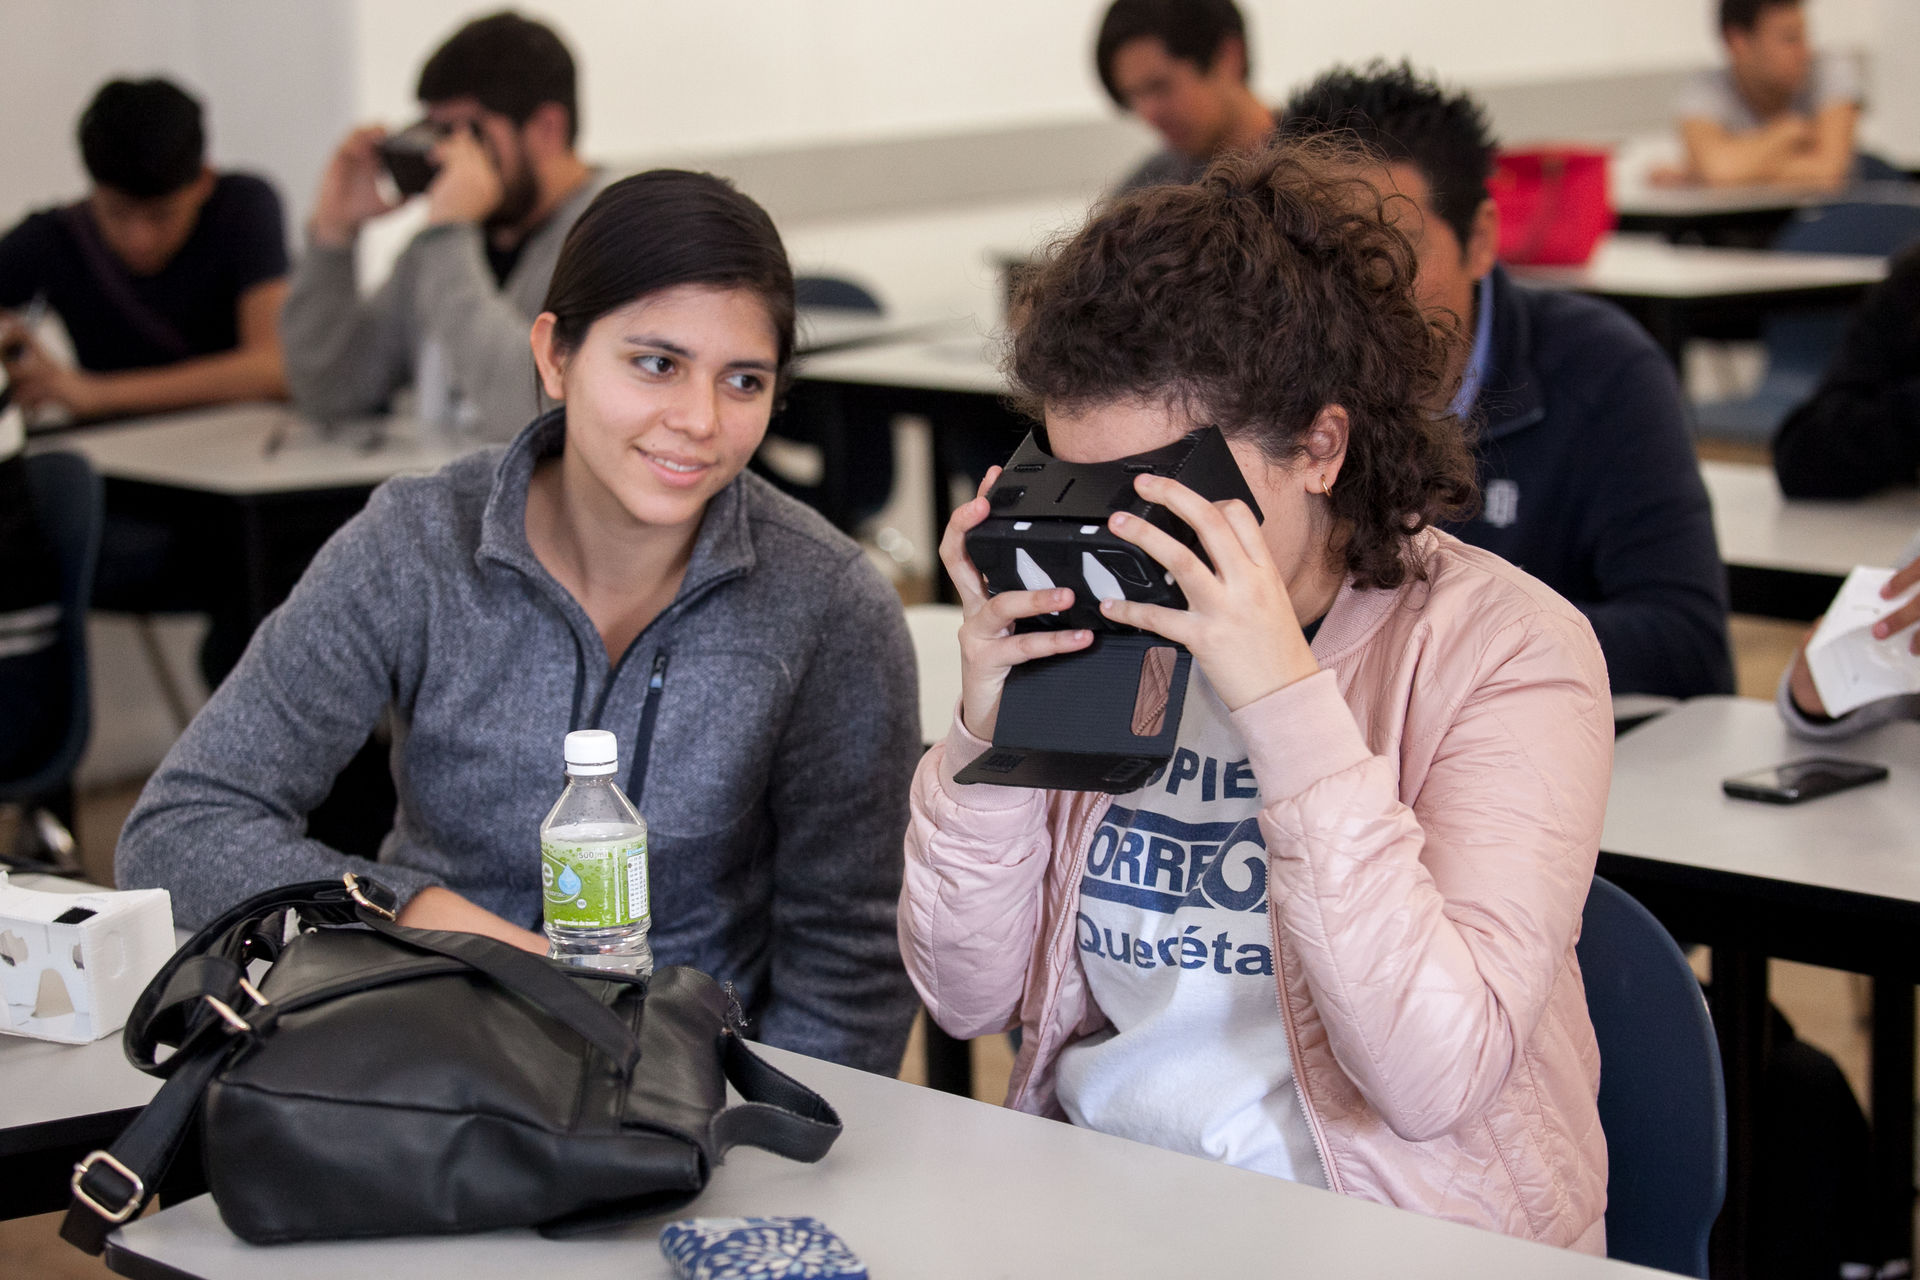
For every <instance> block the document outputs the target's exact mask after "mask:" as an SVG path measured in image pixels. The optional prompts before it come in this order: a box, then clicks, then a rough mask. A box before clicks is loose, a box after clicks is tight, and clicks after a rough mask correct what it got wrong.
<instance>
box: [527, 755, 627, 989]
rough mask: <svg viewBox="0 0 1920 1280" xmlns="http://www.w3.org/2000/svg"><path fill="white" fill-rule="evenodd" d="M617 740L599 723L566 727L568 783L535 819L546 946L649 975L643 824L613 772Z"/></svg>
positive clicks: (572, 958) (599, 965) (600, 965)
mask: <svg viewBox="0 0 1920 1280" xmlns="http://www.w3.org/2000/svg"><path fill="white" fill-rule="evenodd" d="M619 751H620V748H619V744H618V742H617V741H616V739H615V738H614V736H613V735H612V734H611V733H608V732H607V731H606V730H604V729H579V730H575V731H574V732H572V733H569V734H568V735H567V743H566V756H567V789H566V790H565V791H562V792H561V793H560V799H559V800H558V801H556V802H555V803H554V806H553V810H552V812H550V813H548V814H547V820H546V821H545V822H543V823H541V824H540V881H541V888H542V893H541V898H542V901H543V903H544V905H545V911H546V929H547V942H548V951H547V954H548V955H550V956H552V957H553V958H554V959H556V960H564V961H566V962H567V963H568V964H576V965H580V966H582V967H584V968H589V969H611V970H615V971H617V972H621V973H631V974H634V975H636V976H639V977H643V978H644V977H646V976H647V975H648V974H650V973H652V972H653V948H652V947H651V946H649V945H648V943H647V929H648V926H650V925H651V924H652V923H653V916H652V912H651V911H650V909H649V908H650V903H649V902H648V900H647V824H646V822H645V821H644V820H643V819H642V818H641V817H640V815H639V813H638V812H637V811H635V809H634V807H633V803H632V802H631V801H630V800H628V799H627V797H626V795H625V793H623V792H622V791H621V790H620V786H619V784H618V783H616V782H615V781H614V780H613V779H614V773H615V771H616V770H617V769H618V768H619V764H620V761H619Z"/></svg>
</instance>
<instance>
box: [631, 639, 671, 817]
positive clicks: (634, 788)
mask: <svg viewBox="0 0 1920 1280" xmlns="http://www.w3.org/2000/svg"><path fill="white" fill-rule="evenodd" d="M668 656H669V655H668V653H667V651H666V650H665V649H662V650H661V651H660V652H658V653H656V654H654V655H653V670H651V671H649V672H648V673H647V696H646V697H645V698H644V699H642V701H641V703H640V729H639V731H638V732H637V733H635V734H634V736H633V768H632V769H630V770H628V772H627V799H628V800H631V801H632V802H633V805H634V807H635V808H638V807H639V806H640V793H641V792H642V791H644V790H645V789H646V784H647V757H648V756H650V755H652V754H653V722H654V720H655V719H657V718H658V717H659V714H660V694H661V692H662V691H663V690H664V689H665V688H666V687H667V659H668Z"/></svg>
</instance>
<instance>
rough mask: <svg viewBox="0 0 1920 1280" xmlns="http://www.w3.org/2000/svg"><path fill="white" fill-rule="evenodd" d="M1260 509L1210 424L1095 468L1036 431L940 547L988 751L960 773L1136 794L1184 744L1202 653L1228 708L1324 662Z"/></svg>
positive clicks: (965, 686)
mask: <svg viewBox="0 0 1920 1280" xmlns="http://www.w3.org/2000/svg"><path fill="white" fill-rule="evenodd" d="M1263 519H1264V516H1263V515H1262V513H1261V511H1260V507H1259V504H1258V502H1257V501H1256V500H1255V499H1254V496H1253V493H1252V491H1251V490H1250V489H1249V488H1248V487H1247V484H1246V480H1245V478H1244V477H1243V476H1242V475H1241V473H1240V469H1239V467H1238V465H1237V464H1236V463H1235V461H1234V457H1233V454H1232V451H1231V450H1230V449H1229V448H1228V446H1227V443H1226V440H1225V439H1224V437H1222V436H1221V434H1220V432H1219V431H1218V430H1217V429H1215V428H1212V427H1207V428H1203V429H1200V430H1197V431H1193V432H1189V433H1188V434H1186V435H1185V436H1183V437H1181V438H1180V439H1179V440H1177V441H1175V442H1173V443H1172V444H1170V445H1167V446H1165V447H1163V448H1160V449H1156V450H1151V451H1149V452H1146V453H1140V454H1135V455H1132V456H1129V457H1124V458H1120V459H1116V460H1113V461H1110V462H1100V463H1071V462H1066V461H1063V460H1062V459H1059V458H1056V457H1054V456H1053V455H1052V454H1051V453H1049V452H1048V445H1047V439H1046V433H1045V431H1044V430H1036V431H1035V432H1034V433H1033V434H1031V435H1029V436H1028V438H1027V439H1026V440H1025V441H1024V442H1023V443H1022V444H1021V446H1020V448H1019V449H1018V450H1016V451H1015V453H1014V455H1013V457H1012V458H1011V459H1010V460H1009V461H1008V464H1007V466H1006V468H1005V469H1003V470H997V471H994V472H990V473H989V474H988V476H987V479H986V481H985V482H984V483H983V484H982V485H981V489H980V495H979V496H978V497H976V498H975V499H974V500H973V501H972V502H969V503H967V504H966V505H964V506H962V507H961V508H960V509H959V510H957V511H955V512H954V515H953V519H952V520H951V521H950V522H949V524H948V528H947V534H946V537H945V538H944V539H943V540H942V544H941V558H942V560H943V561H944V562H945V563H946V565H947V568H948V571H949V572H950V573H951V574H952V576H953V579H954V582H955V584H956V586H957V587H958V588H959V591H960V595H961V599H962V604H963V608H964V610H965V613H966V620H965V622H964V623H963V624H962V626H961V630H960V641H961V661H962V676H961V687H962V695H961V715H962V719H963V721H964V722H965V724H966V725H967V727H968V728H969V729H970V730H971V731H973V732H975V733H978V734H980V735H982V736H987V735H991V736H992V739H993V743H994V750H992V751H990V752H988V753H986V754H985V755H983V756H982V757H981V758H980V759H979V760H976V761H975V762H973V763H972V764H971V765H969V766H968V767H967V768H965V769H963V770H961V772H960V773H959V774H958V775H957V780H958V781H960V782H996V783H1000V784H1002V785H1012V786H1029V787H1047V788H1056V789H1065V790H1080V791H1089V790H1098V791H1108V792H1112V793H1115V794H1119V793H1122V792H1125V791H1129V790H1131V789H1133V788H1134V787H1136V786H1138V785H1139V784H1140V783H1141V782H1143V781H1144V780H1145V779H1146V778H1147V777H1148V776H1149V775H1150V774H1151V773H1152V772H1153V770H1154V769H1156V768H1158V767H1159V766H1160V765H1161V764H1163V763H1164V762H1165V761H1166V760H1167V758H1168V757H1169V756H1170V755H1171V754H1172V751H1173V744H1174V740H1175V737H1176V735H1177V732H1178V729H1179V722H1180V709H1181V704H1182V699H1183V697H1184V694H1185V689H1186V681H1187V678H1188V674H1189V671H1190V668H1191V660H1192V658H1194V657H1197V658H1199V660H1200V664H1201V667H1202V669H1203V670H1205V671H1206V673H1207V677H1208V679H1209V680H1210V681H1211V682H1212V683H1213V685H1214V688H1215V690H1216V692H1218V693H1219V694H1220V696H1221V698H1222V700H1223V701H1224V702H1225V703H1226V705H1227V707H1228V708H1229V709H1230V710H1237V709H1238V708H1240V707H1242V706H1244V705H1246V704H1247V703H1249V702H1252V701H1254V700H1256V699H1258V698H1260V697H1263V696H1265V695H1266V694H1268V693H1271V692H1273V691H1274V690H1276V689H1280V688H1282V687H1284V686H1286V685H1288V684H1291V683H1292V682H1293V681H1295V680H1298V679H1301V678H1304V677H1305V676H1308V675H1311V674H1312V673H1313V672H1314V671H1316V670H1317V669H1318V666H1317V664H1316V663H1315V662H1314V659H1313V654H1312V652H1311V650H1310V649H1309V648H1308V646H1307V642H1306V637H1305V636H1304V634H1303V633H1302V631H1301V627H1300V623H1299V619H1298V617H1297V616H1296V615H1295V613H1294V609H1293V604H1292V601H1291V599H1290V598H1289V596H1288V594H1287V589H1286V586H1285V584H1284V582H1283V580H1282V577H1281V574H1280V571H1279V569H1278V568H1277V567H1276V566H1275V564H1274V562H1273V558H1272V554H1271V552H1270V550H1269V548H1268V547H1267V544H1266V541H1265V539H1264V537H1263V536H1262V534H1261V530H1260V525H1261V522H1262V520H1263ZM1062 584H1070V585H1062ZM1168 641H1170V642H1172V643H1171V644H1168V643H1166V642H1168Z"/></svg>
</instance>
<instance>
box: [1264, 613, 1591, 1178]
mask: <svg viewBox="0 0 1920 1280" xmlns="http://www.w3.org/2000/svg"><path fill="white" fill-rule="evenodd" d="M1458 660H1461V661H1470V662H1473V663H1475V664H1476V666H1477V670H1476V672H1475V678H1474V680H1473V683H1472V687H1471V689H1470V692H1468V693H1467V694H1466V695H1465V697H1464V698H1463V699H1462V701H1461V702H1460V704H1459V705H1458V707H1457V708H1455V709H1453V710H1452V714H1451V716H1450V718H1449V719H1447V720H1446V721H1445V723H1444V724H1442V725H1441V726H1440V727H1439V728H1437V729H1434V730H1432V732H1434V733H1437V734H1438V736H1439V741H1438V742H1437V743H1424V742H1422V743H1414V744H1411V747H1412V750H1413V751H1414V752H1417V753H1430V761H1429V763H1428V764H1427V768H1426V772H1425V776H1424V778H1423V779H1422V780H1421V781H1420V782H1419V793H1418V794H1417V795H1414V796H1412V797H1410V799H1411V801H1412V804H1411V807H1409V805H1408V804H1407V803H1405V802H1403V799H1402V797H1401V795H1400V794H1399V786H1400V783H1399V777H1400V770H1399V769H1396V768H1395V765H1394V762H1392V761H1390V760H1388V759H1386V758H1383V757H1380V756H1375V755H1373V754H1372V752H1371V751H1370V750H1369V749H1368V746H1367V744H1366V742H1365V741H1364V740H1363V738H1362V737H1361V734H1360V730H1359V728H1358V726H1357V725H1356V723H1355V721H1354V716H1353V713H1352V712H1351V711H1350V710H1349V709H1348V707H1347V705H1346V703H1345V702H1343V701H1342V699H1341V697H1340V694H1339V692H1338V689H1337V688H1336V685H1335V678H1334V675H1333V673H1332V672H1330V671H1323V672H1321V673H1319V674H1317V675H1314V676H1312V677H1310V678H1308V679H1306V680H1303V681H1300V682H1299V683H1297V684H1294V685H1291V686H1289V687H1287V688H1285V689H1282V690H1279V691H1278V692H1276V693H1273V694H1270V695H1269V696H1267V697H1266V698H1263V699H1261V700H1259V701H1258V702H1255V703H1252V704H1250V705H1248V706H1246V707H1243V708H1241V710H1240V711H1238V712H1237V713H1235V716H1234V720H1235V723H1236V724H1237V725H1238V727H1239V729H1240V732H1241V734H1242V736H1243V737H1244V739H1245V741H1246V742H1247V745H1248V748H1249V752H1250V755H1251V758H1252V761H1253V768H1254V774H1255V776H1256V777H1257V778H1258V779H1259V782H1260V790H1261V793H1262V795H1263V796H1267V797H1271V800H1270V802H1269V803H1268V805H1267V807H1266V808H1265V810H1264V812H1263V813H1262V824H1263V827H1264V830H1265V834H1266V838H1267V849H1268V857H1269V862H1270V866H1271V869H1272V870H1271V876H1270V880H1269V892H1270V900H1271V909H1272V910H1273V911H1275V912H1276V913H1278V918H1279V922H1280V925H1281V927H1282V928H1283V930H1284V931H1285V935H1286V936H1285V939H1284V941H1285V942H1286V943H1289V944H1290V946H1289V947H1288V953H1289V958H1290V959H1291V960H1292V961H1293V963H1296V964H1299V965H1301V966H1302V967H1303V968H1304V971H1305V975H1304V976H1305V978H1306V981H1307V983H1308V987H1309V990H1310V991H1311V992H1312V995H1313V1000H1314V1004H1315V1006H1316V1007H1317V1008H1318V1010H1319V1011H1320V1013H1321V1015H1322V1017H1323V1019H1324V1021H1325V1024H1326V1028H1327V1034H1328V1037H1329V1040H1330V1043H1331V1048H1332V1050H1333V1053H1334V1056H1335V1058H1336V1059H1337V1060H1338V1062H1339V1063H1340V1066H1341V1068H1342V1069H1343V1070H1344V1071H1345V1072H1346V1073H1347V1075H1348V1076H1349V1077H1350V1078H1351V1079H1352V1080H1353V1081H1354V1083H1355V1084H1356V1085H1358V1087H1359V1088H1360V1090H1361V1092H1362V1093H1363V1094H1364V1095H1365V1097H1366V1099H1367V1101H1368V1102H1369V1104H1371V1105H1372V1107H1373V1108H1374V1109H1375V1110H1376V1111H1377V1112H1378V1113H1379V1114H1380V1115H1381V1117H1382V1118H1383V1119H1384V1120H1385V1121H1386V1123H1387V1124H1388V1125H1389V1126H1390V1127H1391V1128H1392V1129H1393V1131H1394V1132H1395V1133H1396V1134H1398V1135H1399V1136H1400V1137H1402V1138H1405V1139H1407V1140H1409V1141H1416V1142H1418V1141H1424V1140H1427V1139H1429V1138H1432V1137H1436V1136H1438V1135H1440V1134H1442V1133H1446V1132H1448V1131H1449V1130H1452V1129H1454V1128H1455V1127H1457V1126H1458V1125H1460V1124H1461V1123H1462V1122H1463V1121H1466V1120H1469V1119H1471V1118H1472V1117H1474V1116H1475V1115H1477V1114H1479V1113H1480V1112H1481V1111H1482V1110H1483V1109H1484V1108H1485V1107H1486V1106H1487V1105H1488V1104H1489V1103H1490V1102H1491V1101H1492V1100H1493V1099H1494V1097H1495V1095H1496V1094H1498V1092H1499V1091H1500V1089H1501V1087H1502V1085H1503V1084H1504V1083H1505V1082H1506V1080H1507V1076H1508V1073H1509V1072H1510V1071H1511V1070H1513V1069H1514V1067H1515V1066H1516V1064H1519V1063H1520V1062H1521V1059H1522V1056H1523V1053H1524V1051H1525V1047H1526V1045H1527V1043H1528V1042H1529V1040H1530V1039H1531V1037H1532V1034H1533V1031H1534V1028H1535V1026H1536V1024H1537V1023H1538V1022H1539V1020H1540V1018H1541V1017H1542V1015H1543V1011H1544V1009H1545V1007H1546V1005H1547V1002H1548V995H1549V992H1550V991H1551V990H1552V988H1553V985H1554V983H1555V982H1556V981H1557V980H1558V978H1559V976H1560V974H1561V973H1562V971H1563V969H1564V968H1565V966H1566V964H1567V963H1568V954H1569V951H1570V948H1571V947H1572V945H1573V941H1574V939H1575V938H1576V937H1577V936H1578V931H1579V925H1580V914H1581V911H1582V909H1583V907H1584V905H1585V902H1586V896H1587V889H1588V886H1589V884H1590V883H1591V880H1592V876H1593V866H1594V859H1595V857H1596V854H1597V851H1598V848H1599V839H1600V829H1601V825H1602V822H1603V820H1604V818H1605V812H1606V797H1607V786H1608V781H1609V775H1610V773H1611V769H1612V751H1613V728H1612V716H1611V712H1610V710H1609V704H1608V702H1607V696H1606V695H1607V681H1606V671H1605V666H1604V663H1603V660H1602V659H1601V658H1600V655H1599V650H1598V647H1597V645H1596V644H1595V642H1594V640H1593V635H1592V632H1591V630H1590V629H1588V628H1587V627H1586V626H1585V624H1584V623H1583V622H1581V621H1580V620H1578V619H1576V618H1571V617H1561V616H1558V615H1552V614H1535V615H1531V616H1530V617H1528V618H1526V619H1524V620H1521V621H1516V622H1514V623H1511V624H1509V625H1508V626H1506V627H1504V628H1502V629H1500V630H1499V631H1497V632H1495V633H1494V634H1492V635H1491V636H1489V637H1488V638H1487V639H1486V641H1485V644H1484V647H1482V648H1481V649H1479V651H1478V652H1476V653H1474V654H1471V655H1461V656H1460V657H1459V658H1458ZM1414 678H1415V679H1419V675H1418V674H1416V675H1415V677H1414ZM1462 683H1465V682H1464V681H1463V682H1462ZM1419 728H1421V726H1416V725H1414V724H1411V723H1410V724H1409V726H1408V732H1409V733H1413V732H1415V731H1416V730H1417V729H1419Z"/></svg>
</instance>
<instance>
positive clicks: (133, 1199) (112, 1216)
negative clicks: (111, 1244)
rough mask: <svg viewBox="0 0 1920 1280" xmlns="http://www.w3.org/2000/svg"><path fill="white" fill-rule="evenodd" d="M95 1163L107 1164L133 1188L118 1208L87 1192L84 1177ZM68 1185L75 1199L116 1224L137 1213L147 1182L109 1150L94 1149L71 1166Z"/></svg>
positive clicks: (144, 1197) (143, 1198) (145, 1192)
mask: <svg viewBox="0 0 1920 1280" xmlns="http://www.w3.org/2000/svg"><path fill="white" fill-rule="evenodd" d="M96 1164H103V1165H105V1166H107V1168H109V1169H111V1170H113V1171H114V1172H115V1173H117V1174H119V1175H120V1176H121V1177H123V1178H125V1179H126V1180H127V1185H128V1186H130V1187H132V1188H133V1190H132V1192H131V1193H130V1194H129V1195H128V1196H127V1202H126V1203H125V1204H123V1205H121V1206H120V1207H119V1208H118V1209H109V1208H107V1206H105V1205H103V1204H101V1203H100V1202H99V1201H98V1200H95V1199H94V1198H93V1197H92V1196H91V1195H89V1194H88V1193H87V1189H86V1186H85V1183H86V1178H87V1175H88V1174H89V1173H91V1172H92V1171H93V1166H94V1165H96ZM68 1185H70V1186H71V1187H72V1188H73V1198H74V1199H75V1200H78V1201H79V1202H80V1203H81V1204H84V1205H85V1206H87V1208H89V1209H91V1210H93V1211H94V1212H95V1213H97V1214H99V1215H100V1216H101V1217H102V1218H105V1219H106V1220H107V1221H108V1222H111V1223H113V1224H114V1225H116V1226H118V1225H119V1224H120V1223H122V1222H125V1221H126V1220H127V1219H128V1218H131V1217H132V1216H133V1215H134V1214H136V1213H138V1212H139V1211H140V1204H141V1202H142V1201H144V1200H145V1199H146V1198H147V1184H146V1183H144V1182H142V1181H141V1180H140V1175H139V1174H137V1173H135V1172H134V1171H133V1170H131V1169H129V1168H127V1166H126V1165H124V1164H122V1163H121V1162H120V1161H119V1160H117V1159H115V1158H114V1157H113V1155H112V1154H111V1153H110V1152H106V1151H95V1152H93V1153H91V1154H89V1155H88V1156H87V1158H86V1159H84V1160H82V1161H81V1162H80V1163H79V1164H77V1165H75V1166H73V1177H72V1179H71V1180H70V1181H69V1184H68Z"/></svg>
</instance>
